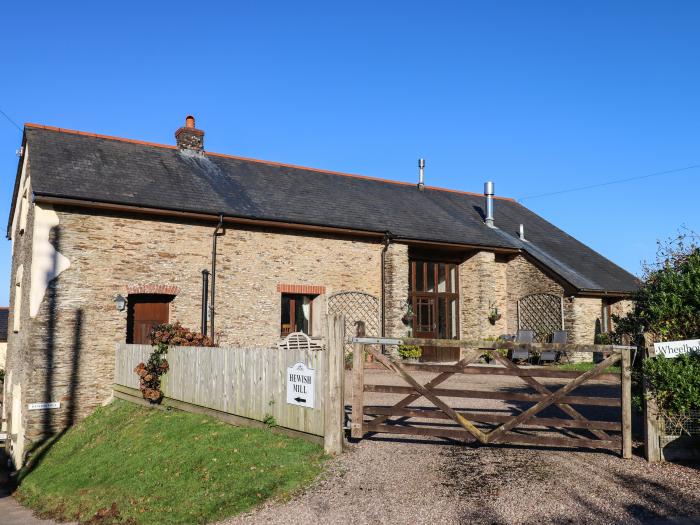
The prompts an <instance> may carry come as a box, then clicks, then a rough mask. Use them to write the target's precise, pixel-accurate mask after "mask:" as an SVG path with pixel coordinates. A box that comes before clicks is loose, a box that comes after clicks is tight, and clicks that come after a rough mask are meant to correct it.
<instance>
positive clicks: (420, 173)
mask: <svg viewBox="0 0 700 525" xmlns="http://www.w3.org/2000/svg"><path fill="white" fill-rule="evenodd" d="M424 171H425V159H418V189H419V190H421V191H423V188H425V177H424Z"/></svg>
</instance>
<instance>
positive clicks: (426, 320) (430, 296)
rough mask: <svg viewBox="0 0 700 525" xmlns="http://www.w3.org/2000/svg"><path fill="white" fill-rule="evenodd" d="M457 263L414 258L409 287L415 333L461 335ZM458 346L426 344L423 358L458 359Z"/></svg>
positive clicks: (440, 336) (428, 336)
mask: <svg viewBox="0 0 700 525" xmlns="http://www.w3.org/2000/svg"><path fill="white" fill-rule="evenodd" d="M457 273H458V272H457V265H456V264H454V263H443V262H435V261H425V260H413V261H411V272H410V290H411V305H412V308H413V312H414V317H413V335H414V336H415V337H420V338H424V339H458V338H459V282H458V276H457ZM458 359H459V349H458V348H445V347H439V346H431V347H425V348H423V356H422V357H421V360H423V361H457V360H458Z"/></svg>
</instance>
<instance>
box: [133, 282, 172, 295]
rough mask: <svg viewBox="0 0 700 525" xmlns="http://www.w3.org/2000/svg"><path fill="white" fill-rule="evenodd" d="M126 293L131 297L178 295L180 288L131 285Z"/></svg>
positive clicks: (167, 285)
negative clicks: (140, 295)
mask: <svg viewBox="0 0 700 525" xmlns="http://www.w3.org/2000/svg"><path fill="white" fill-rule="evenodd" d="M126 293H127V294H129V295H138V294H162V295H178V294H179V293H180V287H179V286H173V285H170V284H130V285H128V286H127V287H126Z"/></svg>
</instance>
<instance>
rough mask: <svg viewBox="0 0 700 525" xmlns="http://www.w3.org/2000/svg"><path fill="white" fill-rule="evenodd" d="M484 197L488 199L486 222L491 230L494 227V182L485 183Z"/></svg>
mask: <svg viewBox="0 0 700 525" xmlns="http://www.w3.org/2000/svg"><path fill="white" fill-rule="evenodd" d="M484 196H485V197H486V219H485V220H484V222H485V223H486V226H488V227H489V228H494V225H493V182H491V181H488V182H484Z"/></svg>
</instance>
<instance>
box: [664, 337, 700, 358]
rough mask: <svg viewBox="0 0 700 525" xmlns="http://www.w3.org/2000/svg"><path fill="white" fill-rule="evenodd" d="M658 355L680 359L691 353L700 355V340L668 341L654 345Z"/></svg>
mask: <svg viewBox="0 0 700 525" xmlns="http://www.w3.org/2000/svg"><path fill="white" fill-rule="evenodd" d="M654 350H656V355H660V356H663V357H678V356H679V355H683V354H690V353H691V352H697V353H700V339H688V340H686V341H667V342H665V343H654Z"/></svg>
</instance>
